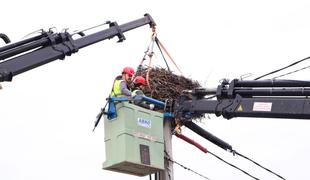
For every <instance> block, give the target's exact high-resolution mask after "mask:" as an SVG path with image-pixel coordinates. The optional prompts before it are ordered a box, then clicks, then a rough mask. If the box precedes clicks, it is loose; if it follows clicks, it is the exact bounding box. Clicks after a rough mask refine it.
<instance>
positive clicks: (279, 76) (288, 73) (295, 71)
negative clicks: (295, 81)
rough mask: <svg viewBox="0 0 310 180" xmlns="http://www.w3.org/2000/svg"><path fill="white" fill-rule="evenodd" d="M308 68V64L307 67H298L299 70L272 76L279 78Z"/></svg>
mask: <svg viewBox="0 0 310 180" xmlns="http://www.w3.org/2000/svg"><path fill="white" fill-rule="evenodd" d="M307 68H310V66H306V67H303V68H300V69H297V70H295V71H291V72H288V73H285V74H282V75H280V76H276V77H274V78H272V79H276V78H279V77H283V76H287V75H290V74H293V73H297V72H298V71H302V70H305V69H307Z"/></svg>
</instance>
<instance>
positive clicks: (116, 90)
mask: <svg viewBox="0 0 310 180" xmlns="http://www.w3.org/2000/svg"><path fill="white" fill-rule="evenodd" d="M123 83H125V85H123V86H125V87H122V84H123ZM130 95H131V92H130V90H129V88H128V86H127V84H126V82H125V81H124V80H123V79H122V76H117V77H116V78H115V80H114V83H113V87H112V91H111V94H110V97H120V96H130Z"/></svg>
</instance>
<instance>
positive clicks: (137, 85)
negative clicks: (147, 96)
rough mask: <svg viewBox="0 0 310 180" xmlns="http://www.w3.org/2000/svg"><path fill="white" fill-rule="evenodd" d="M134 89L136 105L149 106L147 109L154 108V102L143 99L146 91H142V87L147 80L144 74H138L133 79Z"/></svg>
mask: <svg viewBox="0 0 310 180" xmlns="http://www.w3.org/2000/svg"><path fill="white" fill-rule="evenodd" d="M133 85H134V90H133V91H132V95H131V96H132V97H133V103H134V104H135V105H138V106H141V107H144V108H147V109H151V110H153V109H154V104H147V103H146V102H145V101H143V96H144V93H143V91H142V87H143V86H145V85H146V80H145V79H144V77H142V76H137V77H136V78H135V79H134V80H133Z"/></svg>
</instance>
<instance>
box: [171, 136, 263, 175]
mask: <svg viewBox="0 0 310 180" xmlns="http://www.w3.org/2000/svg"><path fill="white" fill-rule="evenodd" d="M175 136H176V137H178V138H180V139H182V140H184V141H186V142H187V143H189V144H191V145H193V146H195V147H197V148H198V149H200V150H201V151H202V152H204V153H209V154H211V155H213V156H214V157H216V158H217V159H219V160H221V161H223V162H224V163H226V164H228V165H230V166H232V167H234V168H236V169H238V170H239V171H241V172H243V173H244V174H246V175H248V176H250V177H251V178H253V179H255V180H259V179H258V178H257V177H255V176H253V175H251V174H249V173H248V172H246V171H244V170H242V169H240V168H239V167H237V166H235V165H233V164H231V163H229V162H227V161H225V160H224V159H222V158H220V157H219V156H217V155H215V154H214V153H212V152H210V151H208V150H207V148H205V147H203V146H201V145H200V144H199V143H197V142H196V141H194V140H192V139H190V138H188V137H187V136H185V135H183V134H177V133H176V134H175Z"/></svg>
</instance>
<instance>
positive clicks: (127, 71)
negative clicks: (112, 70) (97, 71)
mask: <svg viewBox="0 0 310 180" xmlns="http://www.w3.org/2000/svg"><path fill="white" fill-rule="evenodd" d="M122 74H129V75H131V76H133V75H134V74H135V70H134V69H133V68H131V67H125V68H124V69H123V72H122Z"/></svg>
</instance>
